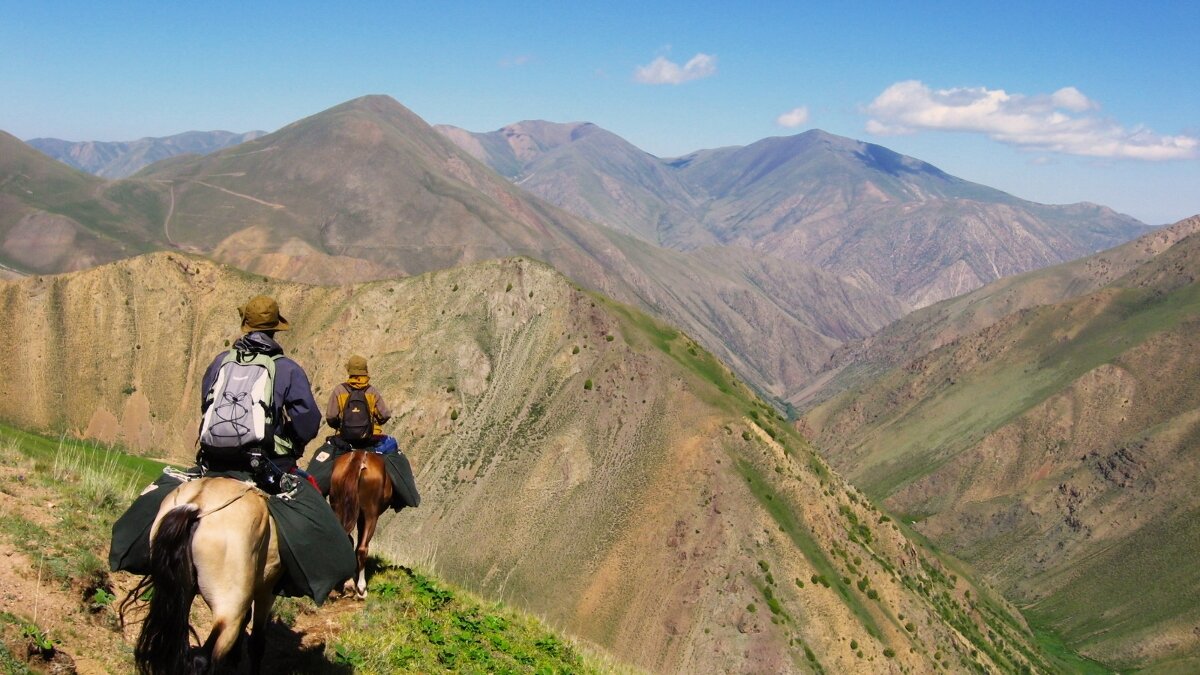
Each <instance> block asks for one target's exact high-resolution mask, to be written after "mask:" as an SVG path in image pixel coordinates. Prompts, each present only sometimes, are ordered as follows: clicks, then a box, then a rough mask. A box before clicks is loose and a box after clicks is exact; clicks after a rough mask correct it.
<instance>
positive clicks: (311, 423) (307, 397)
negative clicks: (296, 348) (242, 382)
mask: <svg viewBox="0 0 1200 675" xmlns="http://www.w3.org/2000/svg"><path fill="white" fill-rule="evenodd" d="M281 361H282V359H281ZM280 370H281V369H280V368H279V367H278V365H277V366H276V371H275V379H276V384H277V385H278V384H282V385H283V387H282V391H280V390H278V389H277V390H276V393H277V394H282V395H283V396H282V399H283V408H284V410H286V411H287V414H288V417H289V418H290V419H289V421H288V422H287V425H286V427H287V428H286V431H287V432H288V433H289V434H290V436H291V437H292V440H293V441H295V443H296V453H297V455H299V454H303V452H304V446H305V445H306V444H307V443H308V442H309V441H311V440H312V439H314V438H316V436H317V431H318V430H320V428H321V411H320V409H318V408H317V402H316V401H314V400H313V394H312V385H310V384H309V382H308V375H305V374H304V371H303V370H302V369H301V368H300V366H299V365H297V364H296V363H295V362H292V364H291V367H290V368H285V369H283V370H284V372H282V373H281V372H280ZM280 380H282V382H280Z"/></svg>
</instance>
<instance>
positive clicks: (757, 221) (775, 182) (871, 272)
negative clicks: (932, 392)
mask: <svg viewBox="0 0 1200 675" xmlns="http://www.w3.org/2000/svg"><path fill="white" fill-rule="evenodd" d="M438 130H439V131H441V132H442V133H444V134H446V135H447V137H448V138H451V139H452V140H454V141H455V142H456V143H458V144H459V145H460V147H462V148H463V149H465V150H467V151H468V152H470V153H471V154H472V155H473V156H475V157H476V158H477V159H480V160H481V161H484V162H486V163H487V164H488V165H489V166H491V167H492V168H493V169H495V170H496V171H497V172H499V173H501V174H502V175H505V176H507V177H508V178H510V179H511V180H513V181H514V182H516V183H517V184H518V185H520V186H521V187H522V188H524V189H526V190H528V191H529V192H531V193H533V194H535V195H537V196H539V197H541V198H542V199H545V200H547V201H549V202H551V203H554V204H557V205H559V206H561V207H563V208H565V209H567V210H568V211H571V212H573V213H576V214H577V215H580V216H583V217H585V218H589V219H591V220H594V221H596V222H599V223H604V224H606V225H610V226H612V227H615V228H617V229H620V230H623V231H626V232H628V233H630V234H633V235H634V236H637V237H639V238H641V239H643V240H646V241H650V242H652V243H655V244H659V245H662V246H666V247H669V248H674V249H679V250H689V249H694V248H699V247H704V246H713V245H721V246H737V247H742V248H747V249H751V250H754V251H756V252H758V253H759V254H760V255H769V256H771V257H777V258H781V259H784V260H790V261H795V262H803V263H805V264H811V265H815V266H817V267H819V268H821V269H823V270H826V271H829V272H833V273H835V274H839V275H844V276H848V277H851V278H854V279H856V280H857V281H859V282H860V283H861V284H862V285H863V286H864V287H865V288H870V289H872V290H876V291H878V292H879V293H882V294H884V295H887V296H890V297H892V298H894V299H896V300H899V301H901V302H903V303H905V304H906V305H907V306H910V307H923V306H925V305H928V304H931V303H933V302H936V301H938V300H942V299H945V298H948V297H952V296H955V295H960V294H962V293H965V292H967V291H970V290H974V289H975V288H977V287H979V286H981V285H983V284H985V283H987V282H990V281H994V280H996V279H999V278H1001V277H1005V276H1011V275H1013V274H1016V273H1019V272H1024V271H1027V270H1030V269H1036V268H1039V267H1045V266H1047V265H1051V264H1054V263H1059V262H1064V261H1067V260H1073V259H1075V258H1078V257H1080V256H1083V255H1086V254H1088V253H1093V252H1095V251H1099V250H1101V249H1106V248H1110V247H1112V246H1115V245H1117V244H1120V243H1123V242H1125V241H1127V240H1128V239H1130V238H1132V236H1134V235H1136V234H1140V233H1142V232H1144V231H1146V229H1147V228H1146V227H1145V226H1144V225H1142V224H1141V223H1139V222H1137V221H1136V220H1134V219H1132V218H1129V217H1127V216H1122V215H1120V214H1117V213H1115V212H1113V211H1111V210H1110V209H1106V208H1104V207H1100V206H1096V205H1093V204H1074V205H1069V206H1047V205H1043V204H1035V203H1033V202H1028V201H1025V200H1022V199H1018V198H1016V197H1013V196H1012V195H1009V194H1006V193H1004V192H1001V191H999V190H995V189H993V188H989V187H985V186H983V185H978V184H976V183H971V182H968V181H965V180H962V179H960V178H956V177H954V176H951V175H949V174H946V173H945V172H943V171H941V170H940V169H938V168H937V167H935V166H933V165H931V164H928V163H926V162H922V161H920V160H917V159H914V158H912V157H906V156H903V155H900V154H897V153H895V152H893V151H891V150H888V149H887V148H884V147H882V146H879V145H874V144H871V143H863V142H861V141H856V140H852V139H849V138H843V137H840V136H835V135H833V134H829V133H826V132H823V131H820V130H812V131H807V132H804V133H801V134H798V135H795V136H788V137H780V138H766V139H763V140H761V141H758V142H756V143H752V144H750V145H747V146H745V147H727V148H718V149H715V150H702V151H698V152H694V153H691V154H689V155H686V156H684V157H679V158H672V159H660V158H657V157H654V156H653V155H650V154H648V153H646V152H644V151H642V150H640V149H638V148H636V147H635V146H633V145H631V144H630V143H628V142H627V141H625V140H624V139H622V138H620V137H618V136H616V135H615V134H612V133H610V132H608V131H605V130H603V129H601V128H599V127H597V126H595V125H593V124H587V123H575V124H553V123H549V122H541V121H536V122H520V123H517V124H513V125H510V126H507V127H504V128H503V129H500V130H498V131H494V132H490V133H483V134H471V133H468V132H465V131H463V130H461V129H456V128H454V127H445V126H442V127H438Z"/></svg>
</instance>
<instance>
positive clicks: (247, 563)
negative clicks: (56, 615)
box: [122, 478, 283, 675]
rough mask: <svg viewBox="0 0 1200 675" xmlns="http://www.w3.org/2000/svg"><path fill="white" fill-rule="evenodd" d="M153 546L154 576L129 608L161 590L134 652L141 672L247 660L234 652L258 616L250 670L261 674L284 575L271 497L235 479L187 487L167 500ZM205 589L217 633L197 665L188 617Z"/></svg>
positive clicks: (199, 669)
mask: <svg viewBox="0 0 1200 675" xmlns="http://www.w3.org/2000/svg"><path fill="white" fill-rule="evenodd" d="M150 542H151V543H150V569H151V571H150V574H149V575H148V576H147V577H146V578H144V579H143V580H142V582H141V583H140V584H139V585H138V587H137V588H135V589H134V590H133V591H131V592H130V595H129V597H128V598H127V599H126V602H125V603H123V606H122V610H124V609H125V607H126V606H127V605H128V604H129V603H130V602H131V601H133V600H135V599H136V598H138V597H141V596H143V594H144V593H145V591H146V590H148V589H150V588H152V589H153V591H154V592H153V594H152V595H151V598H150V607H149V610H148V612H147V614H146V618H145V620H144V621H143V622H142V628H141V631H140V633H139V635H138V638H137V644H136V646H135V648H134V652H133V655H134V661H135V664H136V667H137V671H138V673H140V674H142V675H160V674H161V675H166V674H172V675H174V674H176V673H184V672H192V673H212V672H217V670H218V669H219V668H221V667H222V666H223V665H226V664H228V663H232V662H235V661H236V659H237V657H238V656H239V655H238V654H236V653H234V654H231V652H233V650H234V648H235V647H236V646H237V643H238V639H239V638H240V637H241V636H242V631H243V630H244V629H245V628H246V624H247V623H249V622H250V621H251V614H253V625H252V627H251V632H250V644H249V651H250V669H251V672H254V673H257V672H258V671H259V667H260V666H261V664H262V657H263V653H264V650H265V648H266V628H267V620H268V619H269V618H270V615H271V605H272V604H273V603H274V600H275V596H274V593H273V590H274V588H275V583H276V582H277V581H278V580H279V578H280V576H281V575H282V573H283V566H282V564H281V562H280V558H279V537H278V534H277V532H276V529H275V523H274V521H273V520H272V519H271V516H270V513H269V512H268V511H267V495H266V494H265V493H263V492H262V491H260V490H258V489H257V488H255V487H254V486H253V485H250V484H248V483H243V482H241V481H238V480H234V479H232V478H201V479H198V480H194V481H191V482H188V483H184V484H183V485H181V486H180V487H179V488H177V489H176V490H175V492H174V493H173V494H172V495H171V496H169V497H167V498H166V499H164V500H163V504H162V506H160V507H159V511H158V515H157V517H156V518H155V520H154V525H153V527H152V529H151V531H150ZM197 592H199V594H200V596H201V597H203V598H204V601H205V602H206V603H208V606H209V608H210V609H212V629H211V631H210V632H209V635H208V639H207V640H205V642H204V645H203V647H202V648H201V650H200V653H199V654H197V655H195V656H194V657H193V658H192V660H191V662H190V663H189V662H188V651H189V640H188V636H189V633H190V634H195V630H194V629H193V628H192V627H191V625H190V623H189V620H188V615H189V613H190V610H191V607H192V601H193V600H194V599H195V597H196V594H197ZM231 657H232V658H231Z"/></svg>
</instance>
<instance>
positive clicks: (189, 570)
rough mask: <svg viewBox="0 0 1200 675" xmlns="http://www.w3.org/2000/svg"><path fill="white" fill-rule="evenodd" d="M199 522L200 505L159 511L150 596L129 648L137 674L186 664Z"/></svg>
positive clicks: (163, 673)
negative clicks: (134, 641) (194, 535)
mask: <svg viewBox="0 0 1200 675" xmlns="http://www.w3.org/2000/svg"><path fill="white" fill-rule="evenodd" d="M198 522H200V507H198V506H196V505H195V504H184V505H183V506H177V507H175V508H173V509H171V510H170V511H168V512H167V515H165V516H163V518H162V520H161V521H160V522H159V524H158V532H157V533H156V534H155V535H154V540H153V541H152V542H150V575H149V579H150V583H151V584H152V589H153V595H151V597H150V609H149V611H148V612H147V614H146V620H145V621H144V622H143V623H142V631H141V633H140V634H139V635H138V639H137V645H136V646H135V647H134V650H133V658H134V662H135V663H136V664H137V671H138V673H139V674H140V675H167V674H168V673H170V674H172V675H174V674H175V673H182V672H184V671H185V670H186V669H187V652H188V635H189V633H188V631H189V627H188V615H189V613H190V612H191V608H192V600H193V599H194V598H195V597H196V570H195V566H194V565H193V563H192V547H191V542H192V532H193V530H195V528H196V523H198Z"/></svg>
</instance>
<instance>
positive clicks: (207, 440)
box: [200, 349, 279, 459]
mask: <svg viewBox="0 0 1200 675" xmlns="http://www.w3.org/2000/svg"><path fill="white" fill-rule="evenodd" d="M277 358H279V355H275V356H270V355H267V354H258V353H252V354H246V353H241V352H238V351H237V350H236V349H231V350H229V353H228V354H226V355H225V359H224V360H223V361H222V362H221V366H220V369H219V370H218V371H217V379H216V381H215V382H214V383H213V385H212V388H211V389H209V391H208V394H207V395H206V396H205V399H204V416H203V417H202V418H201V420H200V449H201V452H202V453H204V454H205V455H207V456H210V457H213V458H217V459H235V458H238V457H240V456H241V455H243V454H244V452H245V451H246V450H250V449H262V450H264V451H266V452H268V453H269V454H272V455H274V454H279V453H278V451H277V450H276V447H275V446H276V444H275V442H274V441H275V420H274V419H273V413H272V407H271V399H272V397H273V395H274V392H275V359H277Z"/></svg>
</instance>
